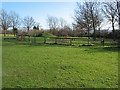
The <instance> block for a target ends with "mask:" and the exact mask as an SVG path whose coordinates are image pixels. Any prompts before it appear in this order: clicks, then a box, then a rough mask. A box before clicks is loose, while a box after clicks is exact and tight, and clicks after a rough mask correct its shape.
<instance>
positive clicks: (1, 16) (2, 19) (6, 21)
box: [0, 10, 11, 36]
mask: <svg viewBox="0 0 120 90" xmlns="http://www.w3.org/2000/svg"><path fill="white" fill-rule="evenodd" d="M0 26H1V27H2V29H3V30H4V36H6V31H7V29H8V28H9V27H11V21H10V16H9V15H8V14H7V12H6V11H5V10H2V11H1V13H0Z"/></svg>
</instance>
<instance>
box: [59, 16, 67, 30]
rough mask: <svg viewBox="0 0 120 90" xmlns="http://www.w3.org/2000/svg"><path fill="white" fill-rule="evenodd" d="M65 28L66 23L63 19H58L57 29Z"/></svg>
mask: <svg viewBox="0 0 120 90" xmlns="http://www.w3.org/2000/svg"><path fill="white" fill-rule="evenodd" d="M65 26H67V22H66V21H65V20H64V19H63V18H60V19H59V28H60V29H63V28H64V27H65Z"/></svg>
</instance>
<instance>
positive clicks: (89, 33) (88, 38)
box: [88, 28, 90, 45]
mask: <svg viewBox="0 0 120 90" xmlns="http://www.w3.org/2000/svg"><path fill="white" fill-rule="evenodd" d="M89 39H90V32H89V28H88V45H89Z"/></svg>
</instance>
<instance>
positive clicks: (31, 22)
mask: <svg viewBox="0 0 120 90" xmlns="http://www.w3.org/2000/svg"><path fill="white" fill-rule="evenodd" d="M23 24H24V26H25V27H26V28H27V31H28V32H29V29H30V28H31V27H32V26H34V25H35V21H34V19H33V18H32V17H29V16H27V17H25V18H24V20H23Z"/></svg>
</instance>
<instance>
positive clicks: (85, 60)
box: [2, 40, 118, 88]
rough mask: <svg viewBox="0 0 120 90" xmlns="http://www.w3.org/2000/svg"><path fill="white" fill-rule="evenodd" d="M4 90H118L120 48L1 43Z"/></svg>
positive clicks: (12, 41)
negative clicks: (53, 89)
mask: <svg viewBox="0 0 120 90" xmlns="http://www.w3.org/2000/svg"><path fill="white" fill-rule="evenodd" d="M2 70H3V72H2V77H3V78H2V79H3V81H2V85H3V88H42V87H44V88H118V49H117V48H112V47H97V46H91V47H88V46H80V47H76V46H62V45H46V44H28V42H25V41H17V40H3V42H2Z"/></svg>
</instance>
